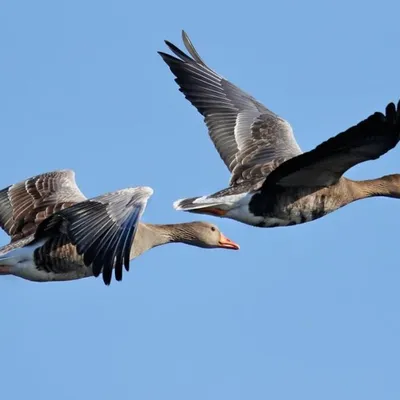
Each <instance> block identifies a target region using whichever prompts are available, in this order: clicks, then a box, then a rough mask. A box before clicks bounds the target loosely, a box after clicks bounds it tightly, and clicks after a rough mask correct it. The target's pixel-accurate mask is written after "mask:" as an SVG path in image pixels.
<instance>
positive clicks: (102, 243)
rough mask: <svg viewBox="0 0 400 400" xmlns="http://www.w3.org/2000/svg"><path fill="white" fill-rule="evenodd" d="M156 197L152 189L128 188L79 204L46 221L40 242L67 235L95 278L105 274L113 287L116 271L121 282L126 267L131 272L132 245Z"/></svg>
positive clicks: (40, 233)
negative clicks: (148, 205)
mask: <svg viewBox="0 0 400 400" xmlns="http://www.w3.org/2000/svg"><path fill="white" fill-rule="evenodd" d="M152 194H153V190H152V189H151V188H149V187H137V188H128V189H123V190H119V191H116V192H111V193H107V194H104V195H102V196H98V197H94V198H92V199H89V200H86V201H83V202H81V203H78V204H75V205H73V206H71V207H69V208H66V209H64V210H62V211H58V212H56V213H55V214H53V215H52V216H51V217H49V218H48V219H47V220H45V221H44V222H43V223H42V224H41V225H40V226H39V228H38V230H37V233H36V239H40V238H41V237H45V236H46V235H49V234H52V233H53V234H54V233H62V234H65V235H67V236H68V238H69V239H70V240H71V243H72V244H73V245H75V246H76V249H77V252H78V254H80V255H83V261H84V263H85V265H87V266H90V265H91V266H92V269H93V275H94V276H96V277H97V276H99V275H100V273H101V272H102V273H103V280H104V283H105V284H106V285H109V284H110V282H111V277H112V271H113V269H115V279H116V280H117V281H120V280H122V271H123V266H125V269H126V270H127V271H129V260H130V253H131V248H132V243H133V240H134V237H135V233H136V230H137V228H138V225H139V220H140V218H141V216H142V214H143V212H144V210H145V208H146V204H147V201H148V199H149V197H150V196H151V195H152Z"/></svg>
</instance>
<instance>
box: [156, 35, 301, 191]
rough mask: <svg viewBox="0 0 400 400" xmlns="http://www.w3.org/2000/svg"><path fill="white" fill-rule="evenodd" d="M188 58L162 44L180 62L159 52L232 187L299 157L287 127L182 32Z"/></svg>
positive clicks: (291, 133) (257, 177)
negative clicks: (198, 117)
mask: <svg viewBox="0 0 400 400" xmlns="http://www.w3.org/2000/svg"><path fill="white" fill-rule="evenodd" d="M182 37H183V42H184V44H185V47H186V49H187V50H188V52H189V53H190V55H191V56H192V57H189V56H188V55H187V54H185V53H184V52H183V51H181V50H180V49H178V48H177V47H176V46H175V45H173V44H172V43H170V42H168V41H166V42H165V43H166V44H167V46H168V47H169V48H170V50H171V51H172V52H173V53H174V54H175V55H176V56H177V57H178V58H177V57H174V56H171V55H169V54H166V53H163V52H159V54H160V55H161V57H162V58H163V60H164V61H165V62H166V63H167V65H168V66H169V68H170V70H171V71H172V73H173V74H174V75H175V77H176V79H175V81H176V82H177V84H178V85H179V88H180V91H181V92H182V93H183V94H184V95H185V97H186V99H188V100H189V101H190V102H191V104H192V105H193V106H194V107H196V109H197V110H198V111H199V113H200V114H201V115H203V117H204V120H205V123H206V125H207V127H208V131H209V135H210V137H211V139H212V141H213V142H214V145H215V147H216V149H217V150H218V152H219V154H220V156H221V158H222V160H223V161H224V162H225V164H226V166H227V167H228V168H229V170H230V171H231V173H232V176H231V181H230V184H231V185H237V184H239V183H241V182H244V181H246V180H257V179H260V178H262V177H265V176H266V175H268V174H269V173H270V172H271V171H272V170H274V169H275V168H276V167H277V166H278V165H279V164H281V163H282V162H283V161H285V160H287V159H290V158H292V157H294V156H296V155H298V154H301V150H300V147H299V146H298V144H297V142H296V140H295V138H294V135H293V131H292V128H291V126H290V124H289V123H288V122H287V121H285V120H284V119H282V118H280V117H279V116H278V115H276V114H274V113H273V112H272V111H270V110H269V109H267V108H266V107H265V106H264V105H263V104H261V103H260V102H258V101H257V100H256V99H255V98H253V97H252V96H250V95H249V94H247V93H245V92H244V91H242V90H241V89H239V88H238V87H237V86H235V85H233V84H232V83H230V82H229V81H227V80H226V79H224V78H223V77H222V76H221V75H219V74H217V73H216V72H215V71H213V70H212V69H211V68H209V67H208V66H207V65H206V64H205V63H204V61H203V60H202V59H201V58H200V56H199V55H198V53H197V51H196V49H195V48H194V46H193V44H192V43H191V41H190V39H189V37H188V36H187V35H186V33H185V32H182Z"/></svg>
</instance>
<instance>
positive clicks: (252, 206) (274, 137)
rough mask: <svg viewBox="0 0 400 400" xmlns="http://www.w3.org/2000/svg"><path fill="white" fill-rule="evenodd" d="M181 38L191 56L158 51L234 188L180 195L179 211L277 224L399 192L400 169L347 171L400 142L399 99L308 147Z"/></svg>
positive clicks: (312, 217)
mask: <svg viewBox="0 0 400 400" xmlns="http://www.w3.org/2000/svg"><path fill="white" fill-rule="evenodd" d="M182 39H183V43H184V45H185V47H186V49H187V51H188V52H189V54H190V56H191V57H190V56H188V55H187V54H185V53H184V52H183V51H181V50H180V49H179V48H177V47H176V46H175V45H173V44H172V43H170V42H169V41H165V43H166V44H167V46H168V47H169V49H170V50H171V51H172V52H173V53H174V54H175V55H176V56H177V57H174V56H172V55H169V54H166V53H163V52H159V54H160V55H161V57H162V58H163V60H164V61H165V62H166V64H167V65H168V67H169V68H170V70H171V71H172V73H173V74H174V75H175V81H176V83H177V84H178V86H179V90H180V91H181V92H182V93H183V94H184V96H185V98H186V99H187V100H189V102H190V103H191V104H192V105H193V106H194V107H196V109H197V110H198V112H199V113H200V114H201V115H202V116H203V117H204V121H205V123H206V125H207V127H208V133H209V136H210V138H211V140H212V141H213V143H214V146H215V147H216V149H217V151H218V153H219V155H220V157H221V158H222V160H223V161H224V163H225V164H226V166H227V167H228V169H229V170H230V172H231V178H230V182H229V187H228V188H226V189H223V190H221V191H218V192H217V193H214V194H211V195H208V196H201V197H192V198H186V199H182V200H178V201H176V202H175V203H174V207H175V209H177V210H183V211H188V212H192V213H201V214H210V215H214V216H218V217H224V218H231V219H234V220H237V221H240V222H242V223H245V224H248V225H253V226H258V227H277V226H289V225H296V224H301V223H305V222H309V221H312V220H315V219H317V218H320V217H322V216H324V215H326V214H328V213H330V212H332V211H335V210H337V209H339V208H340V207H343V206H345V205H347V204H349V203H351V202H353V201H356V200H359V199H363V198H367V197H372V196H386V197H394V198H400V175H398V174H395V175H387V176H383V177H381V178H378V179H373V180H366V181H353V180H350V179H347V178H345V177H343V174H344V173H345V172H346V171H347V170H348V169H350V168H351V167H353V166H355V165H357V164H359V163H362V162H364V161H368V160H375V159H377V158H379V157H380V156H382V155H383V154H385V153H386V152H388V151H389V150H391V149H392V148H394V147H395V146H396V145H397V143H398V141H399V138H400V102H399V103H398V104H397V108H396V106H395V105H394V104H393V103H390V104H389V105H388V106H387V107H386V111H385V114H382V113H380V112H375V113H374V114H372V115H371V116H369V117H368V118H366V119H365V120H363V121H361V122H360V123H358V124H357V125H355V126H353V127H351V128H349V129H347V130H346V131H344V132H342V133H340V134H338V135H337V136H335V137H333V138H331V139H329V140H327V141H326V142H324V143H322V144H320V145H319V146H317V147H316V148H314V149H313V150H311V151H308V152H305V153H303V152H302V151H301V149H300V147H299V145H298V144H297V142H296V139H295V137H294V135H293V131H292V128H291V125H290V124H289V123H288V122H287V121H286V120H284V119H282V118H281V117H279V116H278V115H276V114H275V113H273V112H272V111H270V110H269V109H268V108H266V107H265V106H264V105H263V104H261V103H260V102H259V101H257V100H256V99H254V98H253V97H252V96H250V95H249V94H247V93H245V92H243V91H242V90H241V89H239V88H238V87H237V86H235V85H233V84H232V83H230V82H229V81H227V80H226V79H224V78H223V77H222V76H221V75H219V74H217V73H216V72H215V71H213V70H212V69H211V68H209V67H208V66H207V65H206V64H205V62H204V61H203V60H202V58H201V57H200V56H199V54H198V53H197V51H196V49H195V48H194V46H193V44H192V43H191V41H190V39H189V37H188V36H187V34H186V33H185V32H184V31H183V32H182Z"/></svg>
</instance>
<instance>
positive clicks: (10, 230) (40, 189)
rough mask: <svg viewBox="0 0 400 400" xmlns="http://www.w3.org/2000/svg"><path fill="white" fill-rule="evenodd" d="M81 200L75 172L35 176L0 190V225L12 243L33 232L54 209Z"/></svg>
mask: <svg viewBox="0 0 400 400" xmlns="http://www.w3.org/2000/svg"><path fill="white" fill-rule="evenodd" d="M83 200H86V197H85V196H84V195H83V194H82V192H81V191H80V190H79V188H78V186H77V185H76V182H75V172H74V171H72V170H58V171H52V172H48V173H45V174H41V175H37V176H34V177H31V178H28V179H26V180H24V181H22V182H19V183H16V184H14V185H11V186H8V187H6V188H5V189H3V190H1V191H0V226H1V228H2V229H4V231H5V232H6V233H7V234H8V235H9V236H11V242H14V241H16V240H19V239H22V238H24V237H27V236H29V235H31V234H34V233H35V231H36V229H37V226H38V225H39V224H40V222H42V221H43V220H45V219H46V218H47V217H49V216H50V215H52V214H53V213H54V212H56V211H58V210H61V209H63V208H66V207H69V206H71V205H73V204H75V203H79V202H81V201H83Z"/></svg>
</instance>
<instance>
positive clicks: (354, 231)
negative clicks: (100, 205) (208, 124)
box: [0, 0, 400, 400]
mask: <svg viewBox="0 0 400 400" xmlns="http://www.w3.org/2000/svg"><path fill="white" fill-rule="evenodd" d="M399 15H400V4H399V2H398V1H397V0H392V1H381V2H370V3H368V2H365V1H361V0H358V1H353V2H348V1H344V0H340V1H335V2H333V1H332V2H330V5H328V4H323V2H320V1H317V0H315V1H301V2H300V1H294V0H293V1H274V2H265V1H261V0H260V1H246V2H241V3H240V4H239V3H237V4H236V5H235V4H234V3H233V2H232V1H229V2H228V1H220V2H218V1H211V0H203V1H201V2H200V3H199V2H197V3H195V2H189V1H165V2H161V1H158V2H154V1H144V2H133V1H117V0H116V1H112V2H111V1H109V2H104V1H75V0H68V1H57V2H56V1H13V2H11V1H6V2H3V4H2V11H1V17H0V37H1V43H2V44H1V53H0V54H1V55H0V59H1V62H0V73H1V82H2V83H1V90H0V109H1V118H0V129H1V132H2V136H1V138H2V139H1V146H2V149H1V174H0V186H1V187H5V186H6V185H9V184H11V183H14V182H16V181H19V180H21V179H24V178H26V177H29V176H31V175H34V174H37V173H41V172H45V171H49V170H53V169H58V168H73V169H74V170H75V171H76V174H77V182H78V184H79V185H80V187H81V189H82V191H83V192H84V193H85V194H86V195H87V196H95V195H98V194H101V193H103V192H107V191H111V190H116V189H120V188H124V187H128V186H137V185H149V186H151V187H153V188H154V191H155V192H154V196H153V197H152V198H151V200H150V202H149V204H148V207H147V210H146V213H145V216H144V220H145V221H148V222H154V223H172V222H179V221H189V220H192V219H193V215H190V214H185V213H182V212H181V213H178V212H176V211H174V210H173V208H172V202H173V201H174V200H176V199H177V198H180V197H185V196H191V195H201V194H206V193H210V192H213V191H216V190H218V189H221V188H223V187H225V186H226V184H227V182H228V178H229V174H228V171H227V170H226V169H225V166H224V164H223V163H222V161H220V159H219V157H218V155H217V152H216V151H215V150H214V148H213V146H212V143H211V142H210V140H209V138H208V136H207V133H206V128H205V126H204V124H203V122H202V118H201V116H200V115H199V114H197V111H196V110H195V109H194V108H193V107H192V106H191V105H190V104H189V103H188V102H187V101H186V100H185V99H184V97H183V95H182V94H181V93H179V91H178V87H177V85H176V84H175V83H174V81H173V77H172V74H171V73H170V72H169V70H168V68H167V67H166V65H165V64H164V63H163V62H162V60H161V58H160V57H159V56H158V54H157V53H156V51H157V50H165V48H166V47H165V46H164V43H163V40H164V39H169V40H170V41H172V42H173V43H175V44H177V45H179V46H181V41H180V40H181V39H180V32H181V29H182V28H183V29H185V30H186V31H187V32H188V34H189V36H190V37H191V39H192V40H193V42H194V44H195V45H196V46H197V49H198V51H199V52H200V54H201V55H202V57H203V58H204V59H205V60H206V62H208V63H209V65H210V66H211V67H212V68H214V69H216V70H217V71H218V72H220V73H221V74H222V75H224V76H225V77H226V78H228V79H230V80H231V81H232V82H233V83H235V84H237V85H239V86H240V87H241V88H242V89H244V90H246V91H248V92H250V93H252V94H253V95H254V96H255V97H257V98H258V99H259V100H260V101H262V102H263V103H264V104H265V105H266V106H268V107H270V108H271V109H272V110H274V111H275V112H277V113H278V114H280V115H281V116H283V117H285V118H286V119H288V120H289V122H290V123H291V124H292V126H293V128H294V130H295V133H296V137H297V140H298V142H299V144H300V146H301V147H302V149H303V150H308V149H311V148H313V147H314V146H315V145H317V144H319V143H320V142H321V141H324V140H326V139H328V138H329V137H330V136H333V135H335V134H337V133H338V132H341V131H343V130H345V129H347V128H348V127H349V126H351V125H352V124H354V123H357V122H359V121H360V120H361V119H363V118H365V117H367V116H368V115H369V114H371V113H373V112H374V111H376V110H384V108H385V106H386V105H387V103H389V102H390V101H397V100H398V99H399V97H400V74H399V70H400V52H399V37H400V23H399ZM399 159H400V148H397V149H395V150H393V151H392V152H390V153H389V154H387V155H386V156H384V157H383V158H381V159H380V160H378V161H375V162H370V163H366V164H364V165H361V166H358V167H357V168H355V169H354V170H352V171H351V172H350V174H348V176H350V177H352V178H358V179H363V178H372V177H377V176H380V175H384V174H387V173H393V172H399V171H400V162H399ZM399 215H400V202H398V201H396V200H393V199H383V198H381V199H370V200H364V201H361V202H358V203H354V204H352V205H350V206H348V207H346V208H344V209H342V210H339V211H337V212H336V213H334V214H331V215H329V216H327V217H325V218H323V219H320V220H318V221H316V222H312V223H309V224H305V225H302V226H297V227H289V228H275V229H256V228H252V227H248V226H245V225H241V224H238V223H236V222H233V221H228V220H218V219H213V218H212V217H204V218H205V219H208V220H210V221H213V222H216V223H218V225H219V226H220V228H221V229H222V231H223V232H224V233H225V234H226V235H227V236H228V237H231V238H232V239H233V240H235V241H237V242H239V243H240V244H241V251H239V252H231V251H223V250H211V251H206V250H202V249H198V248H193V247H189V246H184V245H170V246H164V247H161V248H157V249H155V250H153V251H151V252H148V253H146V254H145V255H143V256H142V257H140V258H138V259H137V260H135V261H134V262H133V263H131V272H129V273H128V274H125V279H124V281H123V282H122V283H121V284H113V285H111V287H109V288H107V287H105V286H104V285H103V283H102V281H101V279H98V280H96V279H87V280H81V281H75V282H68V283H50V284H37V283H32V282H28V281H23V280H19V279H17V278H14V277H1V280H0V299H1V303H2V307H1V309H0V321H1V328H0V376H1V385H0V397H1V398H2V399H7V400H14V399H40V400H53V399H59V400H64V399H68V400H69V399H96V400H103V399H143V400H153V399H154V400H156V399H171V400H187V399H191V400H206V399H207V400H208V399H210V400H214V399H215V400H221V399H229V400H242V399H243V400H247V399H252V400H258V399H260V400H264V399H274V400H281V399H284V400H286V399H287V400H293V399H305V400H314V399H315V400H320V399H324V400H331V399H332V400H337V399H341V400H347V399H348V400H354V399H363V400H369V399H371V400H372V399H373V400H375V399H385V400H392V399H396V400H398V399H399V398H400V380H399V372H400V365H399V364H400V345H399V337H400V263H399V255H398V253H397V251H398V250H399V229H400V228H399V224H398V219H399ZM0 239H1V243H2V244H5V243H6V242H7V237H6V235H5V234H3V233H2V234H1V236H0Z"/></svg>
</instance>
